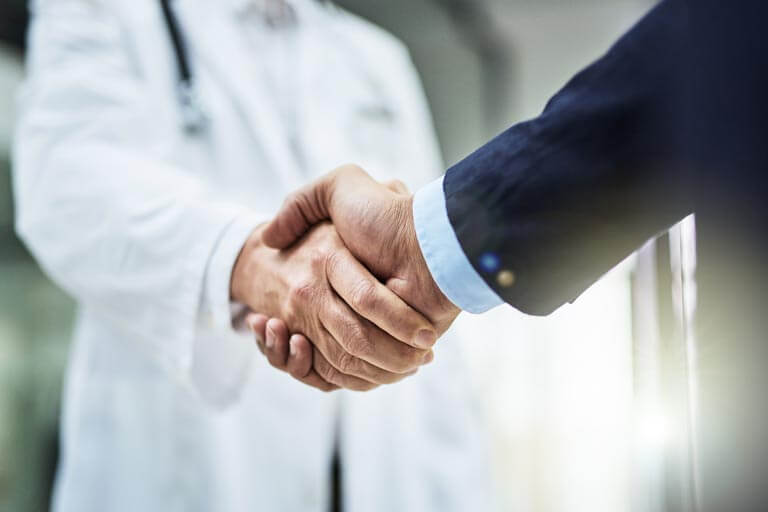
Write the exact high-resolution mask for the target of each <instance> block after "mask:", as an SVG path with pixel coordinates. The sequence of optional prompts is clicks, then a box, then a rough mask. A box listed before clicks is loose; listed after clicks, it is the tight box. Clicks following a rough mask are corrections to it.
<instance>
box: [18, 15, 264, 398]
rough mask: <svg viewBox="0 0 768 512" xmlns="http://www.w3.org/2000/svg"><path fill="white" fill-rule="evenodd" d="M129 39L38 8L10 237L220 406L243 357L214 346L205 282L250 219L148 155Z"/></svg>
mask: <svg viewBox="0 0 768 512" xmlns="http://www.w3.org/2000/svg"><path fill="white" fill-rule="evenodd" d="M124 37H125V34H124V33H122V29H121V26H120V24H119V23H118V21H117V20H116V19H115V18H114V17H113V16H112V15H111V14H110V11H109V9H108V8H107V7H106V4H104V3H102V2H98V1H85V0H56V1H53V0H51V1H45V0H43V1H38V2H36V3H35V4H34V6H33V19H32V24H31V27H30V34H29V54H28V60H27V67H28V69H27V72H28V78H27V81H26V84H25V86H24V88H23V91H22V93H21V97H20V107H21V109H20V119H19V122H18V125H17V133H16V137H15V144H14V189H15V190H14V191H15V199H16V206H17V231H18V233H19V235H20V236H21V237H22V239H23V240H24V241H25V243H26V244H27V246H28V247H29V249H30V250H31V251H32V252H33V254H34V255H35V256H36V258H37V260H38V261H39V262H40V264H41V266H42V267H43V268H44V270H46V272H47V273H48V274H49V275H50V276H51V277H52V278H53V279H54V281H56V282H57V283H58V284H59V285H60V286H62V287H63V288H64V289H65V290H67V291H68V292H69V293H70V294H71V295H73V296H74V297H76V298H77V300H78V301H79V302H80V303H81V304H82V305H84V306H86V307H87V308H88V309H89V310H91V311H96V312H98V314H99V315H101V316H102V317H104V318H108V319H109V321H110V322H112V323H113V324H116V325H120V326H121V328H122V329H123V330H125V331H126V332H131V333H132V335H133V337H134V339H135V340H136V343H137V344H140V345H141V347H140V348H141V349H146V350H147V351H148V352H149V353H150V354H151V355H152V357H155V358H158V359H159V360H160V362H161V364H163V366H165V367H167V368H168V369H169V371H170V372H172V373H173V376H174V377H179V378H181V379H182V380H183V381H184V382H185V383H188V384H190V385H192V386H193V387H194V389H195V390H196V391H198V392H200V393H201V394H202V395H203V396H204V397H206V398H208V399H210V401H211V402H214V403H215V404H216V405H223V404H226V403H229V402H231V401H233V400H234V398H235V397H236V396H237V392H238V390H239V389H240V387H241V386H242V384H243V382H244V380H245V376H246V374H247V371H246V370H247V367H248V365H249V361H250V360H251V359H252V357H250V354H251V347H250V345H249V344H248V342H247V341H246V340H244V339H237V338H235V337H233V336H232V335H231V332H228V333H226V335H225V334H224V332H223V331H222V332H220V333H216V332H215V324H216V322H206V321H204V320H203V319H202V318H201V317H202V316H203V315H202V312H203V310H204V309H205V308H204V307H202V304H201V303H202V302H203V301H202V300H201V298H202V297H203V295H204V289H205V282H206V272H214V273H215V272H217V271H216V270H213V267H212V266H211V265H212V262H213V261H214V259H213V256H214V252H215V249H217V248H219V247H223V246H221V245H220V244H222V243H225V242H224V241H225V240H230V243H231V240H232V238H231V237H232V231H230V229H231V228H232V227H233V226H240V228H239V229H240V231H238V232H237V233H236V235H241V234H242V231H243V230H242V225H243V223H247V222H251V223H252V224H254V225H253V226H252V227H255V223H256V221H255V220H253V219H254V215H255V214H254V213H253V212H251V211H249V210H248V209H247V208H245V207H243V206H241V205H238V204H232V203H230V202H228V201H227V200H225V199H223V198H219V197H216V196H215V194H214V193H213V192H211V190H210V187H206V186H205V184H204V182H202V181H201V180H199V179H197V178H196V177H194V176H193V175H192V174H191V173H189V172H185V170H184V169H182V168H179V167H177V166H175V165H173V164H172V163H168V162H167V161H165V160H164V159H163V157H162V153H161V151H160V150H159V149H157V148H159V147H160V144H158V142H159V141H162V138H163V137H165V136H167V134H163V133H162V132H161V130H160V129H159V128H156V125H158V124H161V123H156V122H153V120H154V119H155V116H156V113H155V112H153V108H152V105H151V103H150V102H149V100H148V99H147V94H145V93H143V92H142V91H144V90H145V89H144V88H143V87H142V85H143V84H142V76H141V72H140V70H139V69H138V66H137V65H136V64H135V62H133V61H132V59H131V55H130V53H129V51H128V50H127V49H126V46H125V44H124V40H123V38H124ZM248 219H251V220H248ZM227 233H229V235H227ZM227 247H229V246H227ZM229 248H230V249H231V247H229ZM227 257H229V258H230V259H231V260H232V263H233V262H234V258H235V257H236V254H235V255H234V256H232V251H231V250H230V251H229V252H226V253H225V254H223V255H221V256H220V258H219V259H218V260H217V261H219V262H222V261H226V259H227ZM209 266H210V267H211V269H210V270H209ZM227 268H231V263H230V264H229V266H227V265H226V264H221V263H219V266H218V271H220V270H221V269H224V271H225V272H226V271H227V270H226V269H227ZM207 278H208V280H209V281H210V282H219V283H220V282H222V281H227V282H228V278H229V276H228V275H227V276H226V277H221V276H220V275H219V274H216V275H213V274H211V275H208V276H207ZM217 280H218V281H217ZM212 286H213V285H212ZM228 329H230V330H231V328H230V327H228ZM201 333H203V334H205V336H201V335H200V334H201ZM200 340H209V341H208V342H207V345H206V343H202V342H201V341H200ZM235 340H236V341H235ZM217 343H218V345H215V346H208V345H211V344H217ZM246 346H247V347H248V349H247V350H245V349H244V348H243V347H246ZM212 353H218V354H221V360H222V361H228V362H229V363H231V365H232V367H229V368H227V369H226V371H225V369H223V368H222V369H221V370H222V371H221V375H216V376H215V378H209V379H201V378H200V375H204V372H196V371H195V369H196V368H197V367H198V365H197V364H196V361H195V359H196V357H198V354H205V355H206V357H209V356H210V355H211V354H212ZM195 375H196V376H197V377H195Z"/></svg>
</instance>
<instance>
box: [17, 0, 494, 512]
mask: <svg viewBox="0 0 768 512" xmlns="http://www.w3.org/2000/svg"><path fill="white" fill-rule="evenodd" d="M238 3H240V4H244V3H247V2H242V1H241V2H232V3H231V4H230V2H224V1H222V2H218V1H216V2H214V1H210V0H179V1H178V2H177V3H176V10H177V13H178V15H179V19H180V21H181V25H182V27H183V31H184V34H185V36H186V39H187V43H188V45H189V51H190V55H191V60H192V64H193V68H194V72H195V75H196V77H197V81H198V90H199V95H200V99H201V104H202V105H204V107H205V109H206V112H207V114H208V117H209V119H210V125H209V129H208V131H207V132H206V134H205V135H204V136H202V137H190V136H188V135H186V134H185V133H184V132H183V131H182V130H181V129H180V113H179V107H178V101H177V95H176V64H175V60H174V59H173V54H172V50H171V47H170V45H169V41H168V35H167V32H166V30H165V26H164V24H163V22H162V18H161V15H160V9H159V3H158V2H157V1H154V0H112V1H110V0H38V1H37V2H36V4H35V5H34V17H33V23H32V27H31V34H30V40H29V42H30V52H29V57H28V78H27V81H26V84H25V86H24V89H23V92H22V94H21V102H20V103H21V117H20V121H19V126H18V130H17V134H16V141H15V150H14V151H15V179H14V188H15V194H16V201H17V207H18V212H17V213H18V226H17V228H18V231H19V233H20V235H21V236H22V237H23V239H24V240H25V241H26V243H27V244H28V246H29V247H30V249H31V250H32V252H33V253H34V254H35V256H36V257H37V258H38V260H39V262H40V263H41V265H42V266H43V267H44V269H45V270H46V271H47V272H48V273H49V275H50V276H52V277H53V279H54V280H55V281H56V282H57V283H58V284H60V285H61V286H62V287H63V288H64V289H66V290H67V291H68V292H69V293H70V294H71V295H73V296H74V297H76V299H77V300H78V302H79V306H80V307H79V315H78V322H77V329H76V333H75V339H74V344H73V348H72V353H71V360H70V365H69V371H68V378H67V382H66V387H65V390H64V409H63V420H62V443H63V444H62V448H63V451H62V459H61V464H60V467H59V472H58V478H57V487H56V491H55V498H54V507H55V510H57V511H58V512H91V511H93V512H96V511H98V512H105V511H125V512H128V511H130V512H136V511H142V512H144V511H162V512H172V511H184V512H189V511H214V512H230V511H231V512H241V511H255V510H265V511H317V512H325V510H326V509H327V501H328V496H329V466H330V459H331V454H332V452H333V448H334V443H335V442H336V439H337V438H338V445H339V448H340V452H341V458H342V467H343V484H344V492H343V495H344V502H345V505H346V510H348V511H351V512H365V511H386V512H392V511H398V512H403V511H418V512H425V511H432V510H435V511H441V512H444V511H450V510H456V511H467V510H478V511H484V510H488V508H489V507H490V503H489V479H488V462H487V459H486V452H485V445H484V437H483V435H482V429H481V428H480V425H478V423H477V422H476V418H475V412H474V409H473V406H472V403H471V401H470V398H469V390H468V386H467V381H466V374H465V368H464V366H463V364H462V360H461V353H460V351H459V345H458V343H457V341H456V340H452V339H448V340H445V341H442V342H441V343H440V345H439V347H438V348H437V350H436V356H437V357H436V361H435V362H434V363H433V364H432V365H430V366H428V367H426V368H423V369H422V371H421V372H420V374H419V375H417V376H416V377H415V378H412V379H410V380H408V381H406V382H403V383H401V384H398V385H394V386H389V387H384V388H381V389H378V390H376V391H374V392H371V393H368V394H354V393H347V392H340V393H334V394H330V395H326V394H322V393H320V392H317V391H315V390H312V389H310V388H308V387H305V386H303V385H301V384H299V383H297V382H294V381H293V380H291V378H290V377H289V376H287V375H285V374H283V373H281V372H278V371H277V370H274V369H273V368H271V367H270V366H269V365H268V364H267V363H266V362H265V360H264V358H263V357H262V356H261V354H259V353H258V351H256V350H255V349H254V345H253V342H252V340H251V338H250V337H248V336H244V335H242V334H238V333H236V332H235V331H234V330H233V329H232V328H231V325H230V322H229V317H228V310H227V313H225V314H222V313H221V312H222V308H224V309H226V308H227V307H228V304H224V303H226V301H227V297H226V296H225V295H226V292H225V290H224V288H225V287H228V284H227V283H226V282H225V281H226V280H228V277H229V275H228V274H227V271H228V269H229V268H231V265H232V263H233V261H234V257H235V256H236V252H237V249H238V248H239V244H241V243H242V241H243V240H244V239H245V237H246V236H247V233H248V231H249V230H250V229H252V228H253V227H254V226H255V225H256V223H257V222H260V221H264V220H267V219H268V218H269V217H270V216H271V215H272V214H273V213H274V212H275V211H276V209H277V208H278V206H279V205H280V203H281V201H282V199H283V198H284V196H285V195H286V194H287V193H288V192H290V191H291V190H293V189H294V188H296V187H298V186H299V185H301V184H303V183H305V182H307V181H308V180H310V179H312V178H313V177H316V176H318V175H320V174H322V173H324V172H326V171H327V170H330V169H332V168H334V167H336V166H338V165H339V164H342V163H345V162H355V163H359V164H361V165H363V166H364V167H366V168H367V169H368V170H369V171H371V172H372V173H373V174H374V175H375V176H376V177H378V178H381V179H389V178H400V179H402V180H403V181H405V182H406V183H408V184H409V185H410V186H412V187H417V186H419V185H421V184H424V183H425V182H427V181H428V180H430V179H432V178H433V177H434V176H435V175H436V174H437V173H438V172H439V170H440V168H441V165H440V162H439V158H438V153H437V149H436V142H435V137H434V133H433V130H432V128H431V126H430V123H429V121H428V119H429V117H428V111H427V107H426V104H425V101H424V98H423V96H422V92H421V90H420V86H419V84H418V80H417V78H416V75H415V73H414V69H413V67H412V65H411V63H410V61H409V58H408V55H407V52H406V50H405V49H404V48H403V46H401V45H400V44H399V43H398V42H397V41H395V40H394V39H393V38H392V37H390V36H389V35H388V34H386V33H383V32H382V31H381V30H379V29H377V28H375V27H373V26H371V25H369V24H368V23H366V22H364V21H362V20H360V19H357V18H355V17H353V16H352V15H349V14H347V13H344V12H341V11H339V10H337V9H335V8H332V7H327V8H321V7H320V6H319V5H316V4H314V3H311V2H308V1H307V0H302V1H298V0H296V1H295V4H296V5H297V6H301V8H302V9H303V11H302V12H303V14H302V20H301V22H300V24H299V33H300V37H299V38H298V39H297V40H298V41H299V42H298V43H297V47H298V48H300V50H299V51H298V53H297V55H298V60H297V62H296V66H295V67H296V69H295V82H292V87H294V90H295V97H294V99H295V105H296V109H295V112H296V114H297V117H296V118H295V120H294V121H295V122H294V123H293V124H292V128H289V127H287V126H286V122H285V119H284V117H285V116H283V115H282V114H281V110H280V108H279V107H278V105H279V104H280V102H278V101H273V99H274V98H272V97H270V95H269V94H268V93H267V92H266V90H267V89H266V87H265V84H264V82H263V80H262V76H263V73H262V69H263V68H261V67H260V65H261V64H264V62H263V61H262V62H259V59H269V58H272V57H271V55H270V54H269V53H264V52H262V53H257V52H254V51H253V48H249V47H248V44H247V43H245V42H244V39H243V26H242V24H243V23H246V22H247V16H245V15H244V14H243V11H241V10H238V9H236V8H235V7H236V6H237V4H238ZM242 7H243V6H241V8H242ZM261 37H265V38H269V37H271V36H269V34H267V35H264V34H262V36H261ZM288 124H290V123H288ZM290 130H293V132H292V134H291V135H292V137H293V139H292V140H293V143H290V142H289V140H291V137H289V136H288V131H290ZM296 147H299V148H300V151H297V150H296ZM44 313H45V312H41V314H44ZM222 317H226V318H222Z"/></svg>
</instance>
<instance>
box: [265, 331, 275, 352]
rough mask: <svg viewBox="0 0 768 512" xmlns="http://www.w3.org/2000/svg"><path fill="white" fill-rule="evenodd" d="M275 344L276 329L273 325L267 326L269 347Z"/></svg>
mask: <svg viewBox="0 0 768 512" xmlns="http://www.w3.org/2000/svg"><path fill="white" fill-rule="evenodd" d="M274 345H275V331H273V330H272V328H271V327H267V348H272V347H273V346H274Z"/></svg>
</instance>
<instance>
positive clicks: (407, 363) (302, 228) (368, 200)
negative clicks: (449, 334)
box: [231, 166, 459, 391]
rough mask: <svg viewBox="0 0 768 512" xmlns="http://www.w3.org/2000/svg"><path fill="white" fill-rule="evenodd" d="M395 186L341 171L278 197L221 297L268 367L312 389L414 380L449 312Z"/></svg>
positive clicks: (406, 197) (407, 204)
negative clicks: (239, 315)
mask: <svg viewBox="0 0 768 512" xmlns="http://www.w3.org/2000/svg"><path fill="white" fill-rule="evenodd" d="M411 208H412V197H411V195H410V193H409V192H408V191H407V189H406V188H405V186H404V185H402V184H400V183H391V184H389V185H382V184H380V183H378V182H376V181H375V180H373V179H372V178H371V177H370V176H369V175H368V174H366V173H365V172H364V171H363V170H362V169H360V168H358V167H356V166H344V167H341V168H339V169H336V170H335V171H333V172H331V173H330V174H328V175H326V176H325V177H323V178H321V179H320V180H318V181H317V182H315V183H313V184H311V185H309V186H308V187H305V188H303V189H301V190H299V191H297V192H295V193H294V194H292V195H291V196H289V198H288V199H286V201H285V203H284V204H283V206H282V208H281V209H280V211H279V212H278V214H277V216H276V217H275V219H274V220H273V221H272V222H270V223H269V224H267V225H264V226H261V227H259V228H258V229H257V230H256V231H254V233H253V234H252V235H251V237H250V239H249V240H248V242H247V243H246V245H245V247H244V248H243V250H242V251H241V253H240V256H239V258H238V261H237V263H236V264H235V268H234V271H233V274H232V285H231V290H232V297H233V299H234V300H236V301H238V302H241V303H243V304H245V305H247V306H248V307H249V309H250V310H251V311H252V312H253V313H251V314H249V315H248V317H247V319H246V321H247V323H248V325H249V326H250V328H251V329H252V330H253V332H254V333H255V335H256V339H257V342H258V344H259V348H260V349H261V350H262V352H263V353H264V354H265V355H266V356H267V359H268V360H269V362H270V364H272V365H273V366H274V367H276V368H278V369H280V370H283V371H285V372H287V373H289V374H290V375H292V376H293V377H294V378H296V379H298V380H299V381H301V382H303V383H305V384H308V385H310V386H312V387H315V388H317V389H320V390H323V391H332V390H335V389H339V388H347V389H352V390H357V391H367V390H371V389H373V388H375V387H377V386H379V385H381V384H390V383H394V382H397V381H400V380H402V379H403V378H405V377H407V376H409V375H413V374H414V373H416V371H417V370H418V368H419V367H420V366H421V365H423V364H427V363H429V362H431V361H432V359H433V357H434V356H433V353H432V350H431V349H432V347H433V345H434V344H435V342H436V340H437V338H438V337H439V336H440V335H441V334H442V333H444V332H445V331H446V330H447V329H448V327H449V326H450V325H451V323H452V322H453V320H454V319H455V318H456V316H457V315H458V313H459V310H458V309H457V308H456V307H455V306H454V305H453V304H452V303H451V302H450V301H449V300H448V299H447V298H446V297H445V296H444V295H443V294H442V293H441V292H440V290H439V288H438V287H437V285H436V284H435V282H434V280H433V279H432V277H431V275H430V273H429V270H428V268H427V265H426V262H425V261H424V258H423V256H422V255H421V251H420V249H419V245H418V240H417V238H416V232H415V229H414V226H413V216H412V212H411Z"/></svg>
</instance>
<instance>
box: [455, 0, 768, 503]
mask: <svg viewBox="0 0 768 512" xmlns="http://www.w3.org/2000/svg"><path fill="white" fill-rule="evenodd" d="M766 25H768V2H765V1H764V0H729V1H725V0H690V1H687V2H686V1H683V0H666V1H663V2H661V3H660V4H659V5H657V6H656V8H654V9H653V10H652V11H651V12H650V13H649V14H648V15H647V16H646V17H645V18H643V19H642V20H641V21H640V22H639V23H638V24H637V25H636V26H635V27H634V28H633V29H632V30H630V31H629V32H628V33H627V34H626V35H625V36H623V37H622V38H621V39H620V40H619V41H618V42H617V43H616V44H615V45H614V46H613V47H612V48H611V49H610V50H609V51H608V52H607V53H606V54H605V55H604V56H603V57H602V58H600V59H599V60H598V61H596V62H595V63H594V64H592V65H591V66H589V67H588V68H586V69H585V70H583V71H582V72H581V73H579V74H578V75H577V76H576V77H574V78H573V79H572V80H571V81H570V82H569V83H568V84H567V85H566V86H565V87H564V88H563V89H562V90H561V91H560V92H559V93H558V94H557V95H556V96H554V97H553V98H552V99H551V100H550V102H549V103H548V105H547V106H546V108H545V110H544V111H543V113H542V114H541V115H540V116H539V117H537V118H535V119H533V120H531V121H528V122H524V123H521V124H518V125H516V126H513V127H512V128H510V129H509V130H507V131H506V132H504V133H502V134H501V135H499V136H498V137H497V138H496V139H495V140H493V141H492V142H490V143H489V144H487V145H486V146H484V147H482V148H481V149H479V150H478V151H477V152H475V153H474V154H472V155H471V156H469V157H468V158H467V159H465V160H464V161H462V162H460V163H459V164H458V165H456V166H455V167H453V168H452V169H450V170H449V171H448V173H447V175H446V177H445V180H444V190H445V196H446V203H447V208H448V216H449V218H450V221H451V224H452V226H453V227H454V229H455V231H456V234H457V237H458V239H459V241H460V243H461V245H462V248H463V249H464V251H465V253H466V255H467V256H468V258H469V259H470V261H471V262H472V264H473V266H474V267H475V268H476V269H477V270H478V272H479V273H480V274H481V275H482V276H483V277H484V278H485V279H486V281H487V283H488V284H489V285H490V286H491V287H493V288H494V290H495V291H496V292H497V293H498V294H499V295H500V296H501V297H502V298H503V299H504V300H505V301H506V302H508V303H510V304H512V305H513V306H515V307H516V308H517V309H519V310H522V311H524V312H527V313H532V314H547V313H549V312H551V311H553V310H554V309H556V308H557V307H559V306H560V305H562V304H564V303H566V302H568V301H572V300H574V299H575V298H576V297H578V296H579V294H581V293H582V292H583V291H584V290H585V289H586V288H587V287H588V286H590V285H591V284H592V283H593V282H594V281H595V280H597V279H598V278H599V277H600V276H601V275H602V274H603V273H605V272H606V271H607V270H609V269H610V268H611V267H612V266H614V265H615V264H616V263H618V262H620V261H621V260H622V259H624V258H625V257H626V256H627V255H629V254H630V253H631V252H632V251H633V250H635V249H636V248H638V247H639V246H641V245H642V244H643V243H644V242H645V241H646V240H648V239H649V238H651V237H653V236H654V235H656V234H658V233H660V232H662V231H664V230H666V229H667V228H668V227H669V226H670V225H672V224H673V223H675V222H677V221H679V220H680V219H681V218H683V217H685V216H686V215H687V214H689V213H692V212H694V213H695V214H696V219H697V245H698V251H697V253H698V266H697V283H698V288H699V293H698V314H697V319H698V336H699V350H698V358H699V359H698V367H699V378H700V382H699V386H700V391H701V393H702V396H703V399H702V400H703V401H702V417H703V418H704V419H703V425H702V429H703V432H704V438H705V439H706V447H705V448H706V450H708V451H707V453H709V454H710V455H712V460H720V462H719V463H718V464H714V463H713V464H711V465H707V462H706V457H705V456H702V457H703V458H704V461H703V462H702V464H703V466H704V469H703V474H704V476H703V478H704V480H706V484H707V485H706V487H707V489H708V490H712V489H715V488H717V486H718V485H726V484H725V483H723V482H726V483H728V482H730V480H729V479H728V478H716V476H717V475H718V470H716V469H715V468H716V467H721V469H722V468H729V467H731V466H729V465H728V464H729V461H730V462H731V463H732V466H733V468H736V470H738V469H739V468H742V469H744V468H745V467H746V466H745V464H747V462H745V461H747V460H748V459H749V458H750V457H752V458H753V459H754V460H753V462H754V464H752V465H751V466H750V467H752V469H754V468H755V467H756V464H758V461H759V464H760V466H761V468H763V469H765V468H764V467H763V462H764V461H765V460H766V453H764V451H765V450H763V448H764V447H765V445H766V444H768V443H766V442H765V441H760V442H759V443H758V444H759V446H755V445H754V444H750V445H749V446H743V447H742V448H744V450H741V451H738V453H739V457H741V458H737V457H736V456H735V455H733V456H731V457H730V458H729V457H728V456H726V455H724V453H727V452H729V450H730V448H729V450H721V451H717V450H715V449H714V447H715V446H721V447H722V446H731V447H733V446H734V445H733V444H729V443H732V441H733V439H734V438H737V437H739V438H743V439H754V438H755V437H754V436H760V438H761V439H762V438H765V437H766V431H768V428H767V427H768V421H766V418H768V414H766V404H768V400H766V399H765V397H764V396H763V391H762V390H768V378H766V377H763V376H762V375H763V374H765V373H767V372H766V370H765V364H766V363H767V362H768V357H766V355H768V350H766V345H768V344H766V343H765V337H766V334H765V333H766V323H767V322H766V317H768V314H767V313H768V306H767V305H768V301H766V298H767V297H768V294H767V293H766V290H768V279H766V276H767V275H768V273H767V272H766V270H765V268H766V264H767V263H768V250H767V247H768V243H767V240H768V196H767V194H766V193H767V192H768V129H766V121H767V120H768V31H767V30H766ZM489 252H491V253H495V254H496V255H497V256H499V258H500V260H501V262H502V267H503V268H505V269H507V270H510V271H512V272H514V274H515V275H516V282H515V284H514V285H513V286H509V287H503V286H500V285H499V283H498V282H497V279H495V275H494V274H491V273H486V272H485V271H484V270H483V267H482V265H481V260H482V256H483V255H484V254H486V253H489ZM724 418H726V419H724ZM713 425H719V426H718V427H717V428H716V427H714V426H713ZM723 425H725V426H723ZM720 427H722V428H720ZM742 429H745V430H742ZM723 439H729V440H728V441H723ZM755 448H760V449H757V450H756V449H755ZM706 450H705V451H706ZM730 453H737V452H736V451H734V450H730ZM758 453H760V454H761V455H760V456H757V455H756V454H758ZM718 457H719V459H718ZM736 470H735V472H733V473H732V474H738V471H736ZM725 471H726V473H727V469H726V470H725ZM756 475H760V473H755V474H754V475H753V476H756ZM743 476H744V475H741V476H740V478H741V477H743ZM762 477H763V478H764V477H765V473H762ZM734 478H735V477H734ZM747 481H749V478H748V477H744V478H743V479H742V483H744V482H747ZM754 483H755V486H752V487H749V492H747V493H741V495H742V496H743V497H745V498H744V499H745V500H746V499H752V498H754V497H755V496H756V493H762V494H763V498H765V496H764V495H765V494H768V492H766V491H765V490H764V489H762V488H763V487H766V486H764V485H762V484H759V482H757V481H756V482H754ZM744 485H746V483H744ZM750 493H752V494H750ZM726 494H727V493H725V492H723V493H720V494H719V496H720V497H721V498H722V497H723V496H725V495H726ZM715 495H717V493H713V496H715ZM712 499H715V498H712ZM755 500H756V498H755ZM755 502H756V503H757V501H755ZM745 503H746V502H745ZM763 503H768V500H766V501H763ZM721 504H722V503H719V504H717V505H713V506H715V507H716V506H719V505H721ZM715 509H716V508H713V510H715ZM732 510H733V509H732Z"/></svg>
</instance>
